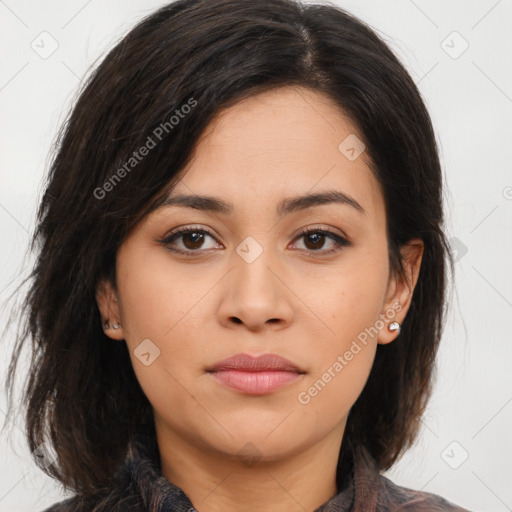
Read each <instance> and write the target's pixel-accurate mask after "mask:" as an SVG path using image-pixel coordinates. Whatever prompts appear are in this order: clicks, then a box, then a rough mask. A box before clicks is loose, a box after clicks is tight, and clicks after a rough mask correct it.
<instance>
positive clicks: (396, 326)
mask: <svg viewBox="0 0 512 512" xmlns="http://www.w3.org/2000/svg"><path fill="white" fill-rule="evenodd" d="M388 329H389V330H390V331H392V332H393V331H398V334H400V329H401V327H400V324H399V323H398V322H391V323H390V324H389V325H388Z"/></svg>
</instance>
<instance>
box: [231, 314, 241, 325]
mask: <svg viewBox="0 0 512 512" xmlns="http://www.w3.org/2000/svg"><path fill="white" fill-rule="evenodd" d="M232 320H233V322H235V323H236V324H241V323H242V320H240V318H237V317H236V316H234V317H232Z"/></svg>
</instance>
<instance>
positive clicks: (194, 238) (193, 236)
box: [158, 226, 215, 256]
mask: <svg viewBox="0 0 512 512" xmlns="http://www.w3.org/2000/svg"><path fill="white" fill-rule="evenodd" d="M206 238H211V239H212V240H215V238H214V236H213V235H212V234H211V233H210V232H209V231H207V230H205V229H204V228H195V227H193V226H188V227H182V228H178V229H175V230H174V231H173V232H171V233H170V234H169V235H168V236H166V237H165V238H164V239H162V240H158V241H159V242H160V243H161V244H163V245H165V246H166V247H167V248H168V249H170V250H171V251H173V252H177V253H179V254H185V255H187V256H191V255H193V253H197V252H202V251H200V250H201V249H202V250H206V249H212V248H213V249H214V248H215V247H206V249H205V247H204V245H205V239H206ZM176 245H177V246H178V247H176Z"/></svg>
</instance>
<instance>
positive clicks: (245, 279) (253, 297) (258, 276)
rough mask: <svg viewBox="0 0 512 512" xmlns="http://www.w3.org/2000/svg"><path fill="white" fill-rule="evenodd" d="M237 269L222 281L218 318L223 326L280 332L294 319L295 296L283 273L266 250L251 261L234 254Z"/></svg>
mask: <svg viewBox="0 0 512 512" xmlns="http://www.w3.org/2000/svg"><path fill="white" fill-rule="evenodd" d="M233 265H234V268H233V270H232V271H231V272H229V274H228V275H227V276H226V279H224V280H223V282H222V286H223V288H222V295H221V302H220V304H219V309H218V315H219V321H220V323H221V324H222V325H223V326H225V327H230V328H233V326H234V325H238V324H240V325H241V326H245V328H246V329H248V330H250V331H255V332H256V331H261V330H264V329H273V330H280V329H283V328H286V327H287V326H289V325H290V324H291V322H292V318H293V308H292V303H291V298H292V297H293V293H292V292H291V291H290V289H289V288H288V287H287V286H286V284H285V281H286V279H285V276H284V273H283V270H281V269H280V267H279V265H278V263H277V262H276V261H275V259H274V260H272V259H271V258H270V251H266V250H264V251H263V252H262V254H261V255H260V256H259V257H258V258H257V259H256V260H255V261H252V262H248V261H246V260H244V258H243V257H241V256H239V255H238V254H237V253H234V254H233Z"/></svg>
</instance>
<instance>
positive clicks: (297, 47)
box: [6, 0, 453, 496]
mask: <svg viewBox="0 0 512 512" xmlns="http://www.w3.org/2000/svg"><path fill="white" fill-rule="evenodd" d="M285 86H297V87H305V88H308V89H310V90H312V91H315V92H317V93H320V94H323V95H324V96H326V97H328V98H329V99H330V100H331V101H333V102H334V103H335V104H336V105H338V106H339V107H340V108H341V110H342V112H343V113H345V114H346V116H347V118H348V119H349V120H350V121H351V122H352V123H353V124H354V126H356V127H357V129H358V130H359V136H360V137H361V138H362V140H363V142H364V144H365V146H366V153H367V157H368V158H369V159H370V164H371V170H372V172H373V173H374V175H375V177H376V179H377V180H378V182H379V183H380V185H381V190H382V192H383V195H384V201H385V208H386V219H387V240H388V254H389V268H390V272H392V273H393V275H395V276H398V277H400V278H402V279H404V278H405V272H404V267H403V260H402V257H401V253H400V248H401V246H402V245H404V244H405V243H406V242H408V241H410V240H412V239H413V238H421V239H422V241H423V243H424V252H423V257H422V263H421V268H420V272H419V277H418V280H417V283H416V287H415V289H414V293H413V297H412V302H411V305H410V309H409V311H408V314H407V316H406V318H405V320H404V321H403V324H402V329H401V334H400V337H399V338H398V340H396V341H395V342H393V343H390V344H387V345H379V346H378V348H377V352H376V356H375V360H374V364H373V367H372V370H371V372H370V375H369V378H368V381H367V383H366V385H365V387H364V389H363V391H362V393H361V394H360V396H359V397H358V399H357V401H356V402H355V404H354V405H353V407H352V409H351V410H350V414H349V417H348V421H347V425H346V429H345V433H344V439H343V443H342V446H341V450H340V460H341V458H342V456H343V453H344V450H347V447H348V444H350V445H351V446H356V445H360V446H364V447H365V449H367V450H368V452H369V453H370V454H371V456H372V457H374V458H375V460H376V461H377V466H378V469H379V470H380V471H383V470H386V469H388V468H390V467H391V466H392V465H393V464H394V463H395V462H396V461H397V460H398V459H399V458H400V456H401V455H402V454H403V452H405V450H407V448H409V447H410V446H411V445H412V444H413V441H414V440H415V438H416V436H417V433H418V430H419V427H420V421H421V416H422V415H423V413H424V409H425V407H426V404H427V401H428V399H429V398H430V395H431V392H432V385H433V378H434V377H433V376H434V373H435V357H436V353H437V349H438V345H439V342H440V339H441V334H442V329H443V324H444V319H445V314H446V311H445V306H446V301H445V288H446V280H447V270H448V267H447V262H448V261H449V263H450V265H451V269H452V271H453V259H452V257H451V254H450V250H449V246H448V243H447V240H446V238H445V235H444V232H443V223H444V217H443V206H442V200H443V198H442V172H441V166H440V162H439V156H438V148H437V145H436V140H435V135H434V130H433V127H432V123H431V120H430V117H429V114H428V111H427V109H426V106H425V103H424V101H423V100H422V97H421V94H420V92H419V91H418V89H417V87H416V85H415V83H414V81H413V80H412V78H411V77H410V75H409V74H408V72H407V71H406V69H405V68H404V66H403V65H402V64H401V63H400V61H399V60H398V58H397V57H396V56H395V55H394V53H393V52H392V51H391V49H390V48H389V47H388V46H387V44H386V43H385V42H384V40H383V39H382V38H381V37H380V36H378V35H377V34H376V33H375V32H374V31H373V30H372V29H371V28H370V27H369V26H367V25H366V24H365V23H363V22H362V21H360V20H358V19H357V18H355V17H354V16H352V15H351V14H349V13H347V12H345V11H344V10H342V9H341V8H339V7H337V6H335V5H331V4H327V3H325V4H309V3H308V4H302V3H300V2H299V1H296V0H264V1H258V2H253V1H251V0H217V1H215V2H211V1H209V0H179V1H176V2H173V3H170V4H168V5H166V6H164V7H162V8H160V9H159V10H157V11H155V12H154V13H152V14H151V15H149V16H147V17H145V18H144V19H142V20H141V21H140V22H139V23H138V24H137V25H136V26H135V27H134V28H133V29H132V30H131V31H130V32H129V33H128V34H127V35H126V36H124V37H123V38H122V39H121V40H120V41H119V42H118V43H117V44H116V45H115V46H114V47H113V48H112V49H111V50H110V51H109V52H108V54H107V55H106V57H105V58H104V59H103V60H102V62H101V63H100V64H99V65H98V66H97V67H96V69H95V70H94V71H93V72H92V73H91V74H90V76H89V77H88V78H87V80H86V81H85V82H84V84H83V86H82V88H81V90H80V91H79V96H78V99H77V100H76V102H75V105H74V107H73V108H72V110H71V111H70V113H69V115H68V117H67V119H66V120H65V122H64V124H63V125H62V127H61V130H60V132H59V135H58V137H57V139H56V142H55V148H54V156H53V157H52V161H51V165H50V166H49V172H48V176H47V182H46V183H45V188H44V193H43V195H42V199H41V203H40V204H39V208H38V212H37V225H36V228H35V230H34V233H33V235H32V238H31V242H30V247H29V249H30V250H31V251H36V253H37V259H36V262H35V264H34V267H33V269H32V271H31V274H30V276H29V277H28V278H27V279H30V288H29V290H28V291H27V293H26V295H25V296H24V300H23V303H22V305H21V307H20V308H19V312H20V317H21V318H23V323H22V329H21V330H20V332H18V333H17V337H16V342H15V348H14V352H13V355H12V359H11V361H10V365H9V369H8V375H7V380H6V382H7V389H8V396H9V397H10V401H9V408H10V407H11V406H12V403H11V402H12V400H11V399H12V393H13V383H14V378H15V373H16V371H17V370H16V368H17V366H18V356H19V353H20V351H21V348H22V347H23V345H24V344H25V343H26V341H27V340H28V339H30V340H31V350H32V352H31V353H32V357H31V361H30V368H29V374H28V379H27V381H26V382H25V387H24V389H23V402H22V403H23V407H24V410H25V411H26V412H25V421H26V430H27V432H26V435H27V440H28V443H29V446H30V449H31V451H34V450H35V449H36V448H37V449H38V453H39V454H41V453H44V454H50V453H51V451H50V450H53V452H54V455H47V457H48V459H51V460H53V462H52V463H51V464H48V463H47V462H46V463H43V462H41V461H40V460H39V459H38V457H35V456H34V460H35V462H36V463H37V464H38V465H39V467H40V468H41V469H42V470H43V471H45V472H46V473H47V474H48V475H49V476H51V477H53V478H55V479H57V480H58V481H59V482H60V483H61V484H62V485H63V486H64V488H65V489H71V490H73V491H74V492H76V493H79V494H81V495H83V496H88V495H92V494H93V493H94V492H96V491H97V490H98V489H102V488H106V487H108V485H109V484H110V483H111V482H112V479H113V476H114V475H115V474H116V471H117V470H118V469H119V467H120V466H121V465H122V463H123V461H124V459H125V457H126V453H127V449H128V447H129V445H130V443H131V442H132V440H133V438H134V435H135V432H136V431H137V429H138V428H139V427H141V425H151V421H152V411H151V404H150V403H149V401H148V399H147V398H146V396H145V395H144V393H143V392H142V389H141V388H140V386H139V384H138V381H137V379H136V376H135V374H134V371H133V368H132V365H131V362H130V357H129V354H128V349H127V346H126V344H125V343H113V342H111V340H110V338H108V337H107V336H106V334H105V333H104V331H103V328H102V322H101V317H100V313H99V309H98V306H97V303H96V287H97V285H98V282H99V280H100V279H103V278H106V279H109V280H110V282H111V283H112V284H113V285H114V287H115V286H116V272H115V270H116V269H115V261H116V259H115V258H116V251H117V249H118V248H119V247H120V245H121V244H122V243H123V241H124V240H125V238H126V237H127V235H128V234H129V233H130V231H131V230H132V228H134V227H135V226H136V225H137V224H138V222H139V221H141V219H143V218H144V217H145V216H146V215H147V214H148V213H149V212H151V211H152V210H153V209H154V208H156V207H157V206H158V205H159V204H161V203H162V201H163V199H164V198H165V196H166V195H167V194H168V193H169V191H170V190H172V187H173V186H174V184H175V183H176V181H177V180H178V177H179V176H180V171H182V170H183V169H184V168H185V166H186V165H187V163H188V162H189V161H190V159H191V157H192V154H193V150H194V147H195V146H196V144H197V141H198V139H199V137H200V135H201V134H202V133H203V131H204V129H205V128H206V126H207V125H208V123H210V122H211V121H212V120H213V119H214V118H215V116H216V115H218V114H219V113H220V112H221V111H222V110H223V109H225V108H227V107H229V106H232V105H234V104H236V103H237V102H238V101H240V100H242V99H245V98H248V97H251V96H253V95H256V94H258V93H261V92H265V91H270V90H273V89H276V88H279V87H285ZM150 139H151V141H152V142H153V143H154V147H153V145H152V144H151V141H150ZM160 140H161V142H160ZM143 146H146V147H147V148H150V149H149V150H148V151H147V152H146V153H147V154H146V156H144V158H138V157H137V156H135V155H134V152H137V151H138V150H139V149H140V148H142V147H143ZM141 154H142V152H141ZM36 246H37V249H36Z"/></svg>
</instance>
